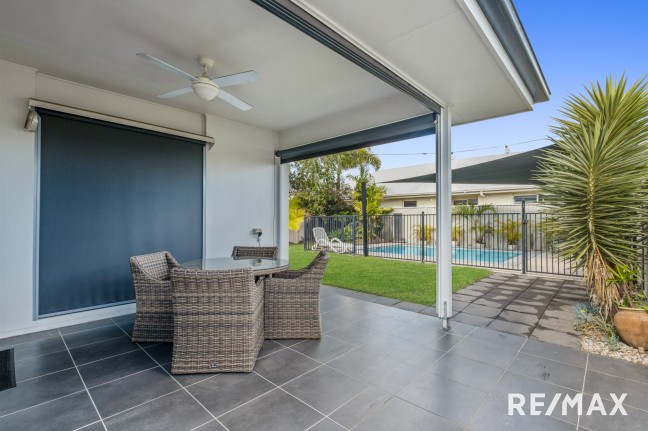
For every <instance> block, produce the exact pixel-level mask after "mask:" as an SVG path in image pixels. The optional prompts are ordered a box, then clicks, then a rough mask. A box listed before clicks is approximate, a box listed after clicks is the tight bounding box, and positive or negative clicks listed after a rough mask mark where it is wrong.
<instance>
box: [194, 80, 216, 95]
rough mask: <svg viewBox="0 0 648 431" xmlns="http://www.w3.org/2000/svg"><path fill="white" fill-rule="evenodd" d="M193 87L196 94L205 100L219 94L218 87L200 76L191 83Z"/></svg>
mask: <svg viewBox="0 0 648 431" xmlns="http://www.w3.org/2000/svg"><path fill="white" fill-rule="evenodd" d="M191 88H193V91H194V93H196V96H198V97H200V98H201V99H203V100H212V99H213V98H214V97H216V95H217V94H218V87H217V86H216V85H215V84H213V83H212V82H211V81H209V79H206V78H205V79H204V80H203V79H200V78H198V79H197V80H196V81H194V82H193V84H191Z"/></svg>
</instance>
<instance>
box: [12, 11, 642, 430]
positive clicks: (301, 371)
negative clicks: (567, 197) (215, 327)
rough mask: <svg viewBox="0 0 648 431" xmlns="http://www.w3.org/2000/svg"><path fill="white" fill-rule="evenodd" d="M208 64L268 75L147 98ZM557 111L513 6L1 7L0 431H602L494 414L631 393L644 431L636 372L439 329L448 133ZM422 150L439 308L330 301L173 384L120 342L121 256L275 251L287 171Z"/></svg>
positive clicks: (128, 305) (633, 418)
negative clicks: (526, 400)
mask: <svg viewBox="0 0 648 431" xmlns="http://www.w3.org/2000/svg"><path fill="white" fill-rule="evenodd" d="M138 53H142V54H143V53H146V54H147V55H149V56H153V57H156V58H159V59H162V60H164V61H165V62H167V63H168V64H171V65H174V67H177V68H178V69H181V71H180V72H177V71H176V72H174V73H169V68H167V70H163V69H162V68H156V67H155V65H154V64H151V62H150V61H148V62H147V61H145V60H144V59H143V57H145V56H138V55H137V54H138ZM203 55H204V56H210V57H212V58H213V59H214V60H215V62H214V66H213V68H212V69H211V70H210V71H209V73H210V74H211V75H210V78H211V77H227V76H229V75H231V74H236V73H239V72H242V71H254V72H255V74H256V75H258V78H259V79H258V80H256V81H254V82H252V80H250V82H247V83H245V85H240V86H235V87H232V88H231V89H230V88H228V89H227V93H225V92H223V93H221V97H217V98H216V99H214V100H212V101H206V100H204V99H201V98H199V97H197V95H199V93H200V92H199V91H197V90H195V91H196V94H192V92H191V91H185V90H180V93H178V94H179V95H178V97H172V98H168V97H165V98H159V97H158V95H164V94H167V93H168V92H171V91H174V92H175V90H177V89H179V88H181V87H182V86H183V85H184V86H187V85H189V84H188V82H187V80H186V79H182V76H178V75H187V73H186V72H182V71H189V72H191V74H189V77H190V78H191V79H194V78H192V77H196V78H195V79H199V78H198V76H199V75H200V72H201V67H200V65H199V64H198V63H197V61H196V60H197V58H198V57H199V56H203ZM203 63H205V61H203ZM207 63H209V62H207ZM174 74H175V75H176V76H174ZM248 76H250V75H248ZM185 78H186V76H185ZM225 81H227V80H225ZM548 97H549V91H548V88H547V86H546V83H545V82H544V78H543V77H542V73H541V70H540V67H539V65H538V62H537V60H536V58H535V55H534V54H533V50H532V48H531V45H530V43H529V41H528V39H527V37H526V34H525V33H524V30H523V27H522V24H521V22H520V20H519V17H518V16H517V13H516V12H515V8H514V6H513V5H512V3H511V2H510V1H508V0H497V1H493V2H490V1H480V0H457V1H456V0H443V1H435V2H430V1H425V0H408V1H406V2H404V3H403V2H398V3H397V2H389V1H380V2H376V1H371V0H361V1H354V2H345V1H343V0H336V1H330V0H325V1H320V0H294V1H288V0H254V1H250V2H242V1H236V0H226V1H218V2H208V1H202V0H199V1H196V2H192V3H191V4H186V3H179V2H166V3H164V4H160V3H159V2H127V1H118V2H103V3H93V2H89V3H83V4H79V3H78V2H74V1H72V0H61V1H57V2H38V1H18V0H10V1H8V2H4V3H3V9H2V14H1V15H0V107H1V109H0V148H1V151H2V154H3V157H2V158H0V179H1V181H0V195H1V196H2V201H1V204H0V217H1V219H2V223H1V224H0V237H2V241H1V242H0V256H1V257H2V259H0V274H2V283H1V287H0V289H1V292H2V300H1V301H0V350H6V349H13V351H14V355H15V357H14V359H15V371H16V380H17V386H16V387H15V388H10V389H7V390H3V391H0V429H16V428H19V429H24V430H28V429H35V430H39V429H47V430H77V429H84V430H101V429H105V430H128V429H133V430H147V429H150V430H166V429H168V430H187V431H188V430H198V429H200V430H208V429H211V430H222V429H225V430H232V431H235V430H257V429H277V430H292V429H294V430H306V429H311V430H344V429H359V430H365V429H366V430H383V429H384V430H392V429H403V430H409V429H412V430H415V429H431V428H434V429H471V430H478V429H505V428H508V429H577V428H580V429H594V430H597V429H606V427H607V428H609V427H611V425H610V423H608V422H606V421H607V420H608V418H605V417H600V416H598V417H593V418H592V417H578V416H577V415H575V414H573V413H574V412H573V411H571V413H569V414H567V415H565V416H562V415H560V413H559V412H556V413H555V414H554V415H553V416H529V415H524V416H523V415H515V416H509V415H508V414H507V409H506V396H507V394H508V393H510V392H519V393H522V394H527V395H528V394H530V393H532V392H546V393H547V396H548V397H549V396H550V394H553V393H556V392H561V393H569V394H578V393H583V394H584V400H585V402H586V403H589V399H590V398H591V397H590V394H591V393H592V392H610V391H613V392H621V391H625V392H628V393H629V396H628V398H627V401H626V404H625V405H626V409H627V410H628V412H629V415H628V416H623V417H615V418H614V420H615V422H614V426H615V427H617V426H618V425H619V424H620V423H621V422H618V421H625V422H623V423H624V424H625V427H627V428H628V429H631V428H633V427H636V428H638V427H640V426H643V425H642V424H645V422H646V419H647V417H646V415H647V413H646V412H647V411H648V406H647V405H646V402H645V400H646V392H647V391H646V388H648V381H647V380H646V379H645V378H644V377H645V373H643V374H642V372H641V370H639V371H638V370H637V369H636V367H634V366H633V365H630V364H626V363H620V362H618V361H614V360H608V359H604V358H598V357H594V356H592V355H587V354H586V353H582V352H578V351H576V350H573V349H568V348H562V347H558V346H554V345H551V344H544V343H541V342H537V341H533V340H528V339H527V338H525V337H518V336H515V335H510V334H504V333H501V332H497V331H492V330H489V329H484V328H478V327H476V326H472V325H470V324H465V323H460V322H453V321H451V320H450V321H448V318H449V317H450V316H452V315H453V314H454V312H453V305H452V290H451V284H452V283H451V281H452V271H451V236H450V231H451V229H450V228H451V223H450V208H451V201H450V198H451V196H450V190H451V189H450V186H451V172H450V160H451V128H452V126H455V125H460V124H465V123H470V122H475V121H481V120H486V119H489V118H494V117H498V116H503V115H509V114H513V113H518V112H523V111H528V110H531V109H532V108H533V104H534V103H538V102H542V101H545V100H547V99H548ZM237 100H238V101H237ZM228 101H229V102H228ZM248 106H251V109H248ZM237 107H238V108H237ZM241 107H243V108H244V109H239V108H241ZM30 111H31V112H30ZM34 112H35V113H34ZM39 116H40V120H41V121H42V122H41V123H40V126H39V125H38V123H37V122H36V120H37V118H38V117H39ZM26 118H27V120H28V121H27V124H26V125H25V119H26ZM52 118H56V119H57V120H52ZM61 119H62V120H61ZM63 120H65V121H63ZM58 121H60V122H58ZM67 121H70V122H72V123H66V122H67ZM70 125H71V126H70ZM99 127H103V129H100V128H99ZM82 131H83V133H81V132H82ZM54 132H56V133H54ZM104 132H106V133H104ZM125 132H128V133H129V135H128V137H127V138H126V137H123V136H125V135H123V133H125ZM425 135H435V137H434V138H431V139H430V146H435V147H436V154H437V164H436V175H437V202H438V204H437V206H438V224H437V226H438V229H437V231H436V232H437V239H436V243H437V247H438V251H437V253H438V255H437V260H438V265H437V268H438V273H437V299H438V300H437V307H436V310H435V311H436V315H437V316H440V317H435V316H428V315H423V314H420V313H416V312H412V311H408V310H402V309H398V308H395V307H389V306H386V305H382V304H379V303H373V302H368V301H365V300H362V299H360V298H358V297H352V296H347V295H340V294H339V293H338V292H337V291H335V290H334V289H330V288H327V287H323V288H322V290H321V300H320V310H321V317H322V326H323V328H322V330H323V333H324V335H323V336H322V338H321V339H317V340H266V341H265V343H264V344H263V347H262V349H261V352H260V353H259V358H258V360H257V362H256V366H255V368H254V371H253V372H251V373H247V374H246V373H229V374H225V373H223V374H199V375H176V374H173V373H171V372H170V361H171V358H170V352H171V345H170V344H168V343H135V342H133V341H132V339H131V336H132V329H133V319H134V314H133V313H134V311H135V304H134V295H133V292H132V284H131V279H130V274H129V268H128V258H129V257H130V256H133V255H137V254H144V253H150V252H156V251H160V250H164V249H167V250H170V251H171V252H172V253H176V257H177V258H178V260H179V261H180V262H187V261H191V260H194V259H204V258H216V257H220V256H229V254H230V251H231V250H232V247H233V246H237V245H242V246H256V245H262V246H276V247H278V248H279V255H280V257H282V258H284V259H285V258H287V256H288V228H287V211H288V190H289V189H288V173H289V170H288V163H289V162H290V161H294V160H301V159H305V158H310V157H316V156H319V155H323V154H332V153H335V152H341V151H346V150H350V149H356V148H362V147H367V146H372V145H379V144H383V143H388V142H393V141H396V140H402V139H406V138H409V137H414V136H425ZM120 136H122V137H121V138H120ZM80 137H82V138H80ZM134 137H137V139H141V141H140V140H131V139H135V138H134ZM69 143H74V145H70V146H68V144H69ZM180 144H182V145H185V147H182V145H180ZM99 149H102V151H103V153H101V152H100V151H99ZM185 149H188V150H187V151H184V150H185ZM189 153H191V154H189ZM73 161H76V162H75V163H73ZM88 161H91V162H93V163H94V164H90V163H86V162H88ZM53 162H56V163H53ZM57 163H58V164H57ZM179 166H182V169H180V168H179ZM82 174H83V175H82ZM79 191H82V192H83V193H78V192H79ZM75 193H76V194H75ZM124 196H128V198H129V199H130V201H128V200H124V199H122V198H123V197H124ZM187 196H190V197H191V199H190V200H181V199H179V198H183V199H184V198H187ZM171 197H173V199H172V198H171ZM176 198H177V199H176ZM128 202H130V204H128V205H126V204H125V203H128ZM108 203H110V205H112V206H109V205H108ZM92 211H94V212H92ZM51 214H56V215H57V217H52V216H51ZM71 216H75V217H76V216H78V219H77V218H74V217H71ZM106 238H108V239H106ZM61 256H66V257H65V259H63V260H62V262H61V261H60V260H59V261H57V260H56V259H57V258H58V259H61ZM455 311H456V310H455ZM540 369H542V370H541V371H540V372H539V370H540ZM604 398H605V396H604ZM610 403H611V402H610V401H608V399H607V398H605V401H604V404H605V405H606V406H608V404H610ZM527 405H528V404H527ZM608 407H609V408H611V405H610V406H608Z"/></svg>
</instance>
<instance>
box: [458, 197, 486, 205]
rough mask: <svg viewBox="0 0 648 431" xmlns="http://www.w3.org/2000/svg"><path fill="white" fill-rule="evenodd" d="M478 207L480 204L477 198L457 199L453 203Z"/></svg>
mask: <svg viewBox="0 0 648 431" xmlns="http://www.w3.org/2000/svg"><path fill="white" fill-rule="evenodd" d="M469 204H473V205H478V204H479V202H478V201H477V198H474V199H455V200H453V201H452V205H469Z"/></svg>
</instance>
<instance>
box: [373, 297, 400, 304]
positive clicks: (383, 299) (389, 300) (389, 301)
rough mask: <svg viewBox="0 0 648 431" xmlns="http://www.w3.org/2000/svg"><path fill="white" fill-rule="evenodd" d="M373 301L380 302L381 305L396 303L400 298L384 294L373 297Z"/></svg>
mask: <svg viewBox="0 0 648 431" xmlns="http://www.w3.org/2000/svg"><path fill="white" fill-rule="evenodd" d="M373 302H375V303H376V304H382V305H389V306H391V305H394V304H398V303H399V302H400V299H395V298H387V297H385V296H378V297H376V298H374V300H373Z"/></svg>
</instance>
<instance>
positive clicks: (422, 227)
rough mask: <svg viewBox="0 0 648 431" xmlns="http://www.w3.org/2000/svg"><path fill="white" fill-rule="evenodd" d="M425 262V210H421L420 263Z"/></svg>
mask: <svg viewBox="0 0 648 431" xmlns="http://www.w3.org/2000/svg"><path fill="white" fill-rule="evenodd" d="M424 262H425V211H422V212H421V263H424Z"/></svg>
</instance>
